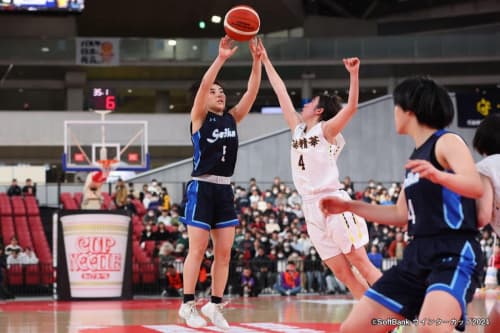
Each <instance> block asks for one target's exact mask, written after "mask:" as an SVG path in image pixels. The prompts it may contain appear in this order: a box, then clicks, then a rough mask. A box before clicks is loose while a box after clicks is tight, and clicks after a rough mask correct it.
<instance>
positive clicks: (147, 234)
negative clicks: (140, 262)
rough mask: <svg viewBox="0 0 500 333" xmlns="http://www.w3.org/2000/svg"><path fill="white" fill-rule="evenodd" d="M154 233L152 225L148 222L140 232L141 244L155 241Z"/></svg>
mask: <svg viewBox="0 0 500 333" xmlns="http://www.w3.org/2000/svg"><path fill="white" fill-rule="evenodd" d="M155 240H156V239H155V234H154V232H153V227H152V226H151V225H150V224H147V225H146V227H145V228H144V230H143V231H142V234H141V241H140V242H141V246H142V247H144V246H145V243H144V242H147V241H155Z"/></svg>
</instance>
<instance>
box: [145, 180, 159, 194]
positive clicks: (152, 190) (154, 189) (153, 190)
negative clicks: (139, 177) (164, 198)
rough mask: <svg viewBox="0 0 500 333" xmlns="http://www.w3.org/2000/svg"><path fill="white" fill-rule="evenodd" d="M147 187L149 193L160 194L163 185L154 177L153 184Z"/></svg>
mask: <svg viewBox="0 0 500 333" xmlns="http://www.w3.org/2000/svg"><path fill="white" fill-rule="evenodd" d="M147 189H148V192H149V193H151V194H156V195H157V196H158V195H159V194H160V192H161V185H160V184H159V183H158V181H157V180H156V179H152V180H151V184H149V185H148V187H147Z"/></svg>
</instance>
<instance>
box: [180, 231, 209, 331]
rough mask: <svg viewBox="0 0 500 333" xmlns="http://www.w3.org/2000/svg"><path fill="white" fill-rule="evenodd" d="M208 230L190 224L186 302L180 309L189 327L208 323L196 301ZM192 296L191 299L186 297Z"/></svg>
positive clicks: (185, 281) (185, 275)
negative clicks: (195, 295)
mask: <svg viewBox="0 0 500 333" xmlns="http://www.w3.org/2000/svg"><path fill="white" fill-rule="evenodd" d="M208 235H209V233H208V231H207V230H204V229H200V228H196V227H190V226H188V237H189V250H188V255H187V257H186V259H185V260H184V272H183V276H184V281H183V290H184V301H185V302H184V303H182V304H181V307H180V309H179V316H180V317H181V318H182V319H184V320H185V321H186V324H187V325H188V326H189V327H193V328H200V327H203V326H205V325H206V324H207V322H206V320H205V319H203V317H201V316H200V314H199V313H198V310H197V308H196V302H195V301H194V294H195V290H196V282H197V281H198V274H199V273H200V266H201V261H202V260H203V257H204V255H205V250H206V248H207V246H208ZM188 296H191V299H190V300H189V301H186V298H187V297H188Z"/></svg>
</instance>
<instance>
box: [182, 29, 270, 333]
mask: <svg viewBox="0 0 500 333" xmlns="http://www.w3.org/2000/svg"><path fill="white" fill-rule="evenodd" d="M249 47H250V53H251V54H252V58H253V63H252V72H251V74H250V78H249V80H248V86H247V91H246V92H245V93H244V94H243V96H242V97H241V99H240V101H239V103H238V104H236V105H235V106H234V107H233V108H231V109H230V110H229V111H227V110H226V95H225V94H224V89H223V88H222V86H221V85H220V84H218V83H217V82H216V81H215V79H216V77H217V74H218V73H219V71H220V69H221V68H222V66H223V65H224V63H225V62H226V60H227V59H228V58H230V57H231V56H232V55H233V54H234V53H235V52H236V50H237V48H238V47H237V46H234V41H232V40H231V39H230V38H229V37H227V36H226V37H224V38H222V39H221V41H220V44H219V54H218V56H217V58H216V59H215V60H214V62H213V63H212V65H211V66H210V67H209V68H208V70H207V71H206V73H205V75H204V76H203V78H202V80H201V83H200V86H199V88H198V91H197V93H196V96H195V99H194V103H193V108H192V109H191V140H192V142H193V147H194V154H193V172H192V174H191V176H192V180H191V181H190V182H189V183H188V185H187V189H186V197H187V202H186V206H185V211H184V216H183V217H182V218H181V221H182V222H184V223H185V224H186V225H187V230H188V237H189V251H188V255H187V257H186V260H185V261H184V271H183V274H184V289H183V290H184V301H183V304H182V305H181V308H180V309H179V316H180V317H181V318H183V319H184V320H186V323H187V325H188V326H190V327H195V328H198V327H203V326H205V325H206V321H205V319H204V318H203V317H201V316H200V314H199V313H198V310H197V309H196V303H195V301H194V294H195V286H196V281H197V279H198V274H199V271H200V265H201V262H202V260H203V256H204V254H205V250H206V248H207V246H208V242H209V238H211V239H212V243H213V246H214V261H213V264H212V269H211V275H212V288H211V291H212V296H211V299H210V302H208V303H207V304H206V305H204V306H203V307H202V308H201V312H202V313H203V315H205V316H206V317H207V318H209V319H210V321H212V322H213V324H214V325H216V326H217V327H218V328H220V329H223V330H227V329H229V325H228V323H227V321H226V319H225V318H224V316H223V315H222V313H221V309H222V307H223V306H224V303H222V296H223V294H224V289H225V287H226V282H227V278H228V273H229V259H230V254H231V247H232V245H233V240H234V235H235V226H236V225H238V224H239V222H238V219H237V217H236V210H235V208H234V195H233V190H232V187H231V178H230V177H231V176H232V175H233V172H234V167H235V164H236V155H237V152H238V133H237V129H236V125H237V123H239V122H240V121H241V120H242V119H243V118H244V117H245V116H246V115H247V114H248V112H249V111H250V109H251V107H252V104H253V103H254V101H255V98H256V97H257V92H258V90H259V86H260V80H261V72H262V66H261V61H260V54H259V46H258V44H257V41H256V39H252V40H250V41H249Z"/></svg>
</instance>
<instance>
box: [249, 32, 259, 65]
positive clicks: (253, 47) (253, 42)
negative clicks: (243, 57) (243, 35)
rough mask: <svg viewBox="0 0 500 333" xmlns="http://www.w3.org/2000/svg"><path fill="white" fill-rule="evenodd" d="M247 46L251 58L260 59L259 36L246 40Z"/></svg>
mask: <svg viewBox="0 0 500 333" xmlns="http://www.w3.org/2000/svg"><path fill="white" fill-rule="evenodd" d="M248 48H249V49H250V53H251V54H252V58H253V60H261V53H262V42H261V41H260V38H259V37H254V38H252V39H250V40H249V41H248Z"/></svg>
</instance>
